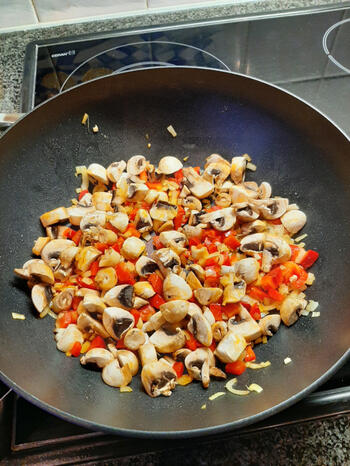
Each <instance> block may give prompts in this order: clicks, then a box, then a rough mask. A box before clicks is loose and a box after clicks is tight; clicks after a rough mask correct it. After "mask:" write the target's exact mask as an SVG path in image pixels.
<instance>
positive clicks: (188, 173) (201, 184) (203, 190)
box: [182, 167, 214, 199]
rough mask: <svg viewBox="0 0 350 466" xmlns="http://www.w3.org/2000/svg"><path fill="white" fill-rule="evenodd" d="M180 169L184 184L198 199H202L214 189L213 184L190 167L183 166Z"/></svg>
mask: <svg viewBox="0 0 350 466" xmlns="http://www.w3.org/2000/svg"><path fill="white" fill-rule="evenodd" d="M182 171H183V174H184V177H185V179H184V183H185V185H186V186H187V188H188V189H189V190H190V191H191V193H192V194H193V195H194V196H196V197H198V199H204V198H206V197H208V196H210V194H211V193H212V192H213V191H214V185H213V184H212V183H210V182H209V181H207V180H205V179H204V178H203V177H201V176H200V175H198V173H197V172H196V170H194V169H193V168H192V167H188V168H183V169H182Z"/></svg>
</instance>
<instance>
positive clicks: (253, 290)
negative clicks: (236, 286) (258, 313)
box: [247, 286, 269, 302]
mask: <svg viewBox="0 0 350 466" xmlns="http://www.w3.org/2000/svg"><path fill="white" fill-rule="evenodd" d="M247 294H248V296H250V297H251V298H253V299H256V300H257V301H261V302H263V301H264V299H265V298H268V297H269V295H268V294H267V293H265V291H263V290H262V289H261V288H259V287H257V286H251V287H250V290H249V292H248V293H247Z"/></svg>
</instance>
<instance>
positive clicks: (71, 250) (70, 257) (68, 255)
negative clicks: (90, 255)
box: [60, 246, 79, 269]
mask: <svg viewBox="0 0 350 466" xmlns="http://www.w3.org/2000/svg"><path fill="white" fill-rule="evenodd" d="M78 251H79V248H78V247H77V246H69V247H68V248H65V249H63V251H62V252H61V253H60V262H61V265H62V267H63V268H64V269H69V267H71V266H72V264H73V262H74V259H75V256H76V255H77V254H78Z"/></svg>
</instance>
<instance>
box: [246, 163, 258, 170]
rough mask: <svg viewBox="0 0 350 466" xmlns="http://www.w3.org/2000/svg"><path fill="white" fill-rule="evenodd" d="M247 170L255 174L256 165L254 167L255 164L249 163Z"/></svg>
mask: <svg viewBox="0 0 350 466" xmlns="http://www.w3.org/2000/svg"><path fill="white" fill-rule="evenodd" d="M247 169H248V170H251V171H252V172H255V171H256V165H254V164H253V163H250V162H248V163H247Z"/></svg>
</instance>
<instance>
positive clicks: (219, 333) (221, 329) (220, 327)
mask: <svg viewBox="0 0 350 466" xmlns="http://www.w3.org/2000/svg"><path fill="white" fill-rule="evenodd" d="M211 331H212V333H213V338H214V340H215V341H221V340H222V339H223V338H224V336H225V335H226V333H227V324H226V322H224V321H223V320H219V321H218V322H215V324H213V325H212V327H211Z"/></svg>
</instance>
